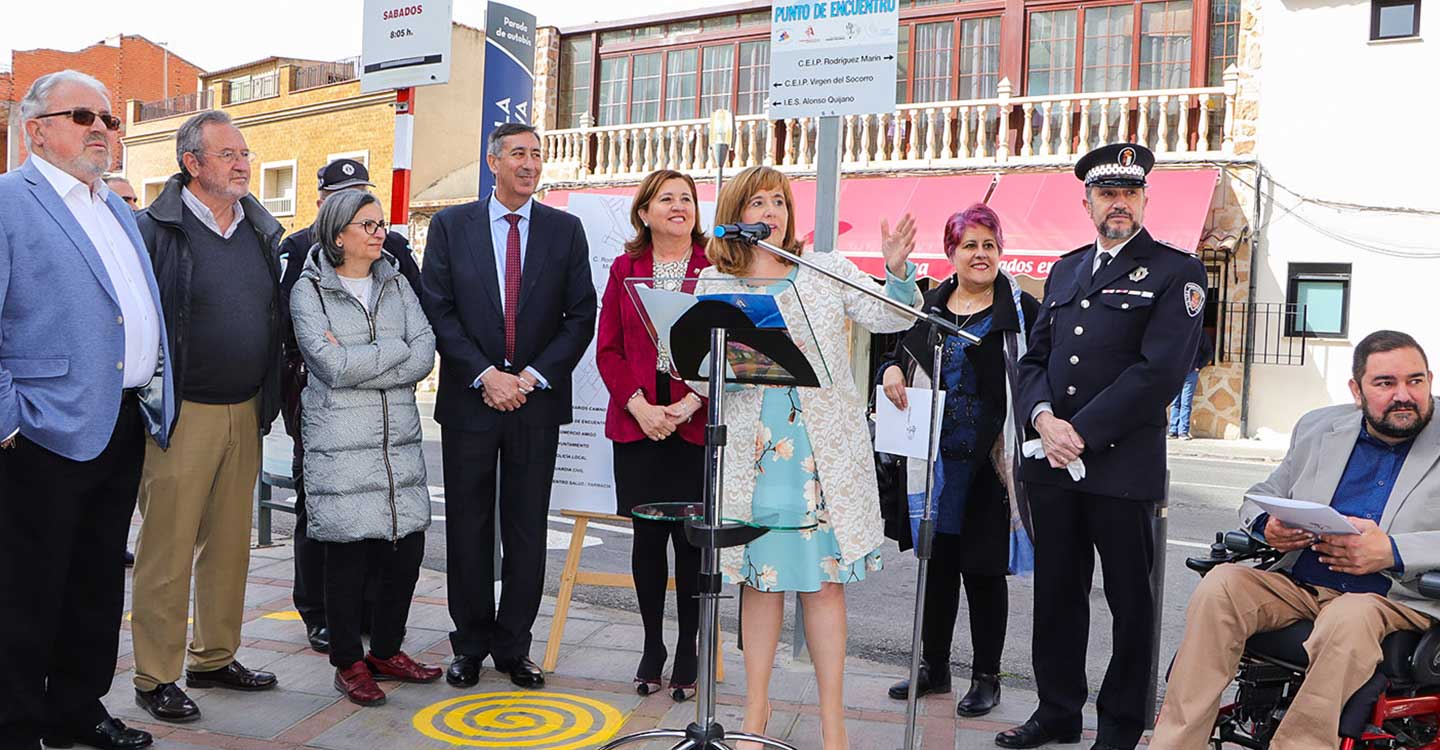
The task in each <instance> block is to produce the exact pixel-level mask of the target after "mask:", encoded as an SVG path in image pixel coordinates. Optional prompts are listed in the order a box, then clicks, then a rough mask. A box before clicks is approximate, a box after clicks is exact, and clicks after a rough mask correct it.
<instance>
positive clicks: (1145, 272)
mask: <svg viewBox="0 0 1440 750" xmlns="http://www.w3.org/2000/svg"><path fill="white" fill-rule="evenodd" d="M1149 275H1150V269H1148V268H1146V267H1145V266H1140V267H1139V268H1137V269H1135V270H1134V271H1131V272H1130V280H1131V281H1144V280H1145V277H1146V276H1149Z"/></svg>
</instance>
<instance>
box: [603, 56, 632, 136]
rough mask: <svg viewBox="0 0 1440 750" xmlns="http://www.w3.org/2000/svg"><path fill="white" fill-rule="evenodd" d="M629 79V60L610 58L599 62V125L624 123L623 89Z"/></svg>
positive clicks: (624, 98) (624, 99) (624, 97)
mask: <svg viewBox="0 0 1440 750" xmlns="http://www.w3.org/2000/svg"><path fill="white" fill-rule="evenodd" d="M629 79H630V58H628V57H612V58H610V59H608V60H601V61H600V118H599V122H598V123H597V124H599V125H620V124H623V123H624V122H625V102H626V96H625V93H626V92H625V87H626V85H627V84H628V83H629Z"/></svg>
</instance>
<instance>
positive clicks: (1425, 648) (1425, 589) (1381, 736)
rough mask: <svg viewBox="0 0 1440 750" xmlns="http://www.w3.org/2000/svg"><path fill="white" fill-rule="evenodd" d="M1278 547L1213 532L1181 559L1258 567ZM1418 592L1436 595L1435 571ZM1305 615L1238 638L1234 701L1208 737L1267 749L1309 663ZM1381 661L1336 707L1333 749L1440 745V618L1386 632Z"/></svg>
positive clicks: (1271, 561)
mask: <svg viewBox="0 0 1440 750" xmlns="http://www.w3.org/2000/svg"><path fill="white" fill-rule="evenodd" d="M1283 556H1284V555H1283V553H1281V552H1280V551H1279V550H1277V549H1275V548H1273V547H1270V546H1269V545H1267V544H1265V543H1264V541H1262V540H1260V539H1257V538H1255V537H1254V536H1252V535H1251V534H1249V533H1247V532H1245V531H1230V532H1223V533H1217V534H1216V535H1215V543H1214V544H1212V545H1211V546H1210V555H1209V556H1208V557H1192V558H1189V559H1187V560H1186V561H1185V566H1186V567H1188V568H1190V569H1191V570H1193V571H1195V572H1197V573H1199V574H1200V575H1201V576H1204V575H1205V574H1206V573H1208V572H1210V571H1211V570H1212V569H1214V568H1215V567H1216V566H1217V565H1223V564H1226V563H1248V564H1252V565H1255V566H1256V567H1257V568H1260V569H1261V570H1266V569H1269V568H1270V567H1272V566H1274V565H1275V563H1277V562H1278V561H1279V560H1280V558H1281V557H1283ZM1419 589H1420V592H1421V594H1423V595H1424V596H1426V597H1429V598H1432V599H1440V571H1432V572H1428V573H1425V574H1423V575H1422V576H1421V577H1420V581H1419ZM1313 628H1314V623H1313V622H1311V621H1309V620H1301V621H1299V622H1296V623H1293V624H1291V625H1288V626H1286V627H1284V628H1281V629H1279V630H1273V631H1270V632H1266V633H1257V634H1255V635H1253V636H1251V637H1250V639H1249V640H1248V641H1246V642H1245V652H1244V655H1243V656H1242V657H1241V659H1240V666H1239V668H1238V669H1237V671H1236V675H1235V681H1234V684H1235V686H1236V691H1235V699H1234V702H1232V703H1229V704H1226V705H1222V706H1221V708H1220V713H1219V715H1217V716H1216V718H1215V729H1214V732H1213V734H1212V735H1211V739H1210V744H1211V747H1213V748H1214V749H1215V750H1221V748H1223V747H1224V746H1225V744H1226V743H1229V744H1232V745H1238V746H1240V747H1246V748H1252V750H1266V748H1268V747H1269V746H1270V739H1271V737H1273V736H1274V734H1275V730H1276V729H1278V728H1279V726H1280V720H1281V719H1283V718H1284V717H1285V712H1286V710H1287V709H1288V708H1289V706H1290V702H1291V701H1292V700H1293V699H1294V697H1295V694H1296V692H1297V691H1298V690H1299V689H1300V685H1301V683H1302V682H1304V680H1305V670H1306V668H1307V667H1308V666H1309V664H1310V658H1309V655H1308V654H1306V652H1305V647H1304V644H1305V640H1306V639H1307V638H1309V637H1310V632H1311V630H1312V629H1313ZM1381 650H1382V651H1383V653H1384V657H1383V658H1382V660H1381V662H1380V665H1379V666H1378V667H1377V668H1376V670H1375V674H1374V675H1372V676H1371V677H1370V679H1369V681H1367V682H1366V683H1365V684H1364V685H1363V686H1361V688H1360V689H1359V690H1357V691H1356V692H1355V694H1354V695H1352V696H1350V699H1349V700H1348V701H1347V702H1346V703H1345V707H1344V709H1343V710H1342V711H1341V714H1340V737H1339V738H1337V742H1336V746H1337V747H1339V748H1340V750H1382V749H1383V750H1440V625H1436V626H1432V627H1431V628H1430V629H1429V630H1427V631H1425V632H1423V633H1416V632H1399V633H1392V634H1391V635H1389V636H1388V637H1386V638H1385V640H1384V641H1383V642H1382V643H1381Z"/></svg>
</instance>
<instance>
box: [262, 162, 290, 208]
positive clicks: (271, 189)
mask: <svg viewBox="0 0 1440 750" xmlns="http://www.w3.org/2000/svg"><path fill="white" fill-rule="evenodd" d="M260 205H262V206H264V207H265V210H266V211H269V212H270V213H271V214H273V215H275V216H294V215H295V161H294V160H293V159H292V160H290V161H276V162H268V163H266V164H262V165H260Z"/></svg>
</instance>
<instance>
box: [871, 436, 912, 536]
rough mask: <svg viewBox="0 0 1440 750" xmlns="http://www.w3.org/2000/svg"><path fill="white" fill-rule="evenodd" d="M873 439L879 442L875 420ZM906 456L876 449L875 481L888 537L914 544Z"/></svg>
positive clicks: (872, 441) (881, 514)
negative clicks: (911, 531)
mask: <svg viewBox="0 0 1440 750" xmlns="http://www.w3.org/2000/svg"><path fill="white" fill-rule="evenodd" d="M870 441H871V443H872V444H873V443H874V441H875V422H874V420H871V421H870ZM905 462H906V458H905V457H904V456H897V455H895V454H894V453H881V452H880V451H876V452H875V484H876V486H878V487H879V489H880V497H879V500H880V518H881V519H883V520H884V522H885V536H886V537H887V538H890V539H894V540H895V541H897V542H899V543H900V549H902V550H904V549H908V548H909V547H910V503H909V501H908V500H907V499H906V497H905V469H906V463H905Z"/></svg>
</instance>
